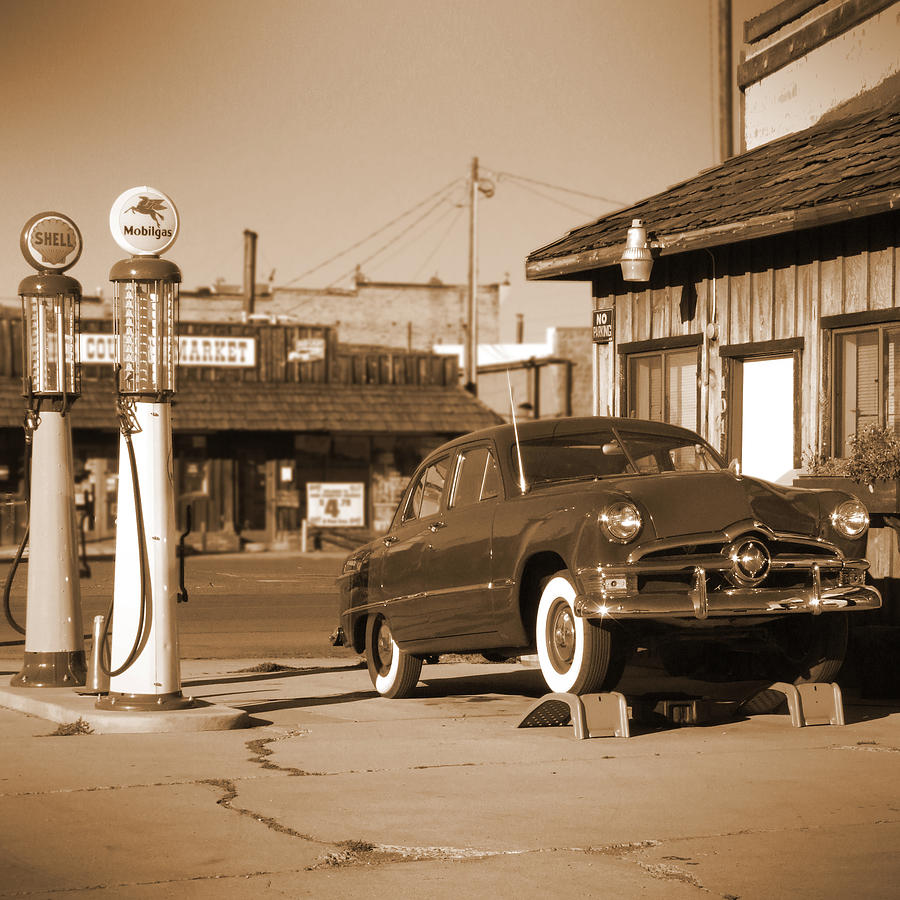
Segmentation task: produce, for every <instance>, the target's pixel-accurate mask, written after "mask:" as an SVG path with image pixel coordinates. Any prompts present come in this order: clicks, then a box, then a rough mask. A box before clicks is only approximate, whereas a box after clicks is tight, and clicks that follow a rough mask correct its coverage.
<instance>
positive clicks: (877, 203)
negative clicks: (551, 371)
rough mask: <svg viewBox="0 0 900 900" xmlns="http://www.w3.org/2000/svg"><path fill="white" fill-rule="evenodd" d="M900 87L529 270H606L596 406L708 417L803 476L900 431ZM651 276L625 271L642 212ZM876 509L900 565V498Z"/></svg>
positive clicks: (596, 225)
mask: <svg viewBox="0 0 900 900" xmlns="http://www.w3.org/2000/svg"><path fill="white" fill-rule="evenodd" d="M898 205H900V98H898V96H897V94H896V93H895V94H894V95H893V96H892V97H891V98H890V102H888V103H885V104H881V105H875V107H874V108H872V107H871V105H867V106H866V108H863V109H862V110H861V111H858V112H856V113H855V114H847V112H846V111H844V114H843V115H842V116H831V117H825V118H824V119H822V120H820V121H819V122H817V124H815V125H813V126H812V127H810V128H806V129H804V130H802V131H798V132H795V133H791V134H788V135H786V136H784V137H781V138H778V139H776V140H773V141H771V142H769V143H767V144H763V145H761V146H758V147H755V148H754V149H752V150H750V151H747V152H744V153H741V154H739V155H737V156H734V157H732V158H730V159H728V160H726V161H725V162H723V163H722V164H721V165H718V166H716V167H714V168H712V169H709V170H707V171H705V172H703V173H701V174H699V175H698V176H696V177H695V178H692V179H689V180H687V181H685V182H683V183H681V184H678V185H675V186H674V187H672V188H670V189H668V190H666V191H663V192H662V193H659V194H657V195H655V196H653V197H649V198H647V199H645V200H642V201H641V202H639V203H636V204H634V205H633V206H631V207H629V208H627V209H622V210H620V211H617V212H615V213H613V214H611V215H608V216H604V217H603V218H601V219H599V220H597V221H596V222H592V223H590V224H588V225H585V226H583V227H580V228H576V229H575V230H573V231H571V232H570V233H569V234H568V235H566V236H565V237H563V238H561V239H560V240H558V241H555V242H554V243H552V244H548V245H547V246H545V247H542V248H540V249H538V250H535V251H534V252H533V253H531V254H530V255H529V257H528V260H527V262H526V272H527V275H528V277H529V278H530V279H560V278H565V279H579V280H588V281H590V282H591V284H592V293H593V305H594V309H595V311H604V312H605V313H606V314H607V317H608V318H609V319H611V320H612V326H613V327H612V329H611V330H609V331H607V332H606V333H605V335H604V336H602V337H601V340H602V341H603V342H598V343H596V344H595V361H594V365H595V372H596V378H595V407H596V411H597V412H599V413H601V414H605V413H611V414H616V415H633V416H640V417H647V418H653V419H662V420H666V421H670V422H675V423H677V424H682V425H685V426H688V427H690V428H693V429H696V430H698V431H699V432H700V433H701V434H703V435H704V436H705V437H706V438H707V439H709V440H710V441H711V443H712V444H713V445H714V446H716V447H717V448H718V449H720V450H721V451H722V452H723V453H724V454H725V455H726V456H727V457H728V458H737V459H739V460H741V461H742V462H743V464H744V470H745V471H746V472H748V473H749V474H757V475H760V476H761V477H765V478H768V479H770V480H780V481H783V482H787V483H790V482H791V481H792V480H793V478H794V476H795V475H796V473H797V472H798V470H800V469H801V468H802V466H803V461H804V456H805V454H806V453H807V452H809V453H817V454H819V455H822V456H826V457H827V456H836V457H841V456H844V455H846V452H847V441H848V437H849V436H850V435H851V434H853V433H855V432H856V431H857V430H858V429H859V428H860V427H862V426H863V425H865V424H867V423H869V422H876V423H879V424H887V425H890V426H892V427H894V428H895V429H896V430H898V431H900V256H898V241H900V212H898ZM635 219H639V220H641V221H642V222H643V223H644V225H645V227H646V228H647V230H648V247H649V249H650V250H651V253H652V256H653V266H652V272H651V274H650V277H649V281H647V282H646V283H635V282H626V281H624V280H623V274H622V269H621V268H620V265H619V260H620V258H621V257H622V254H623V250H624V248H625V241H626V235H627V232H628V229H629V227H630V226H631V225H632V222H633V220H635ZM888 513H889V514H887V515H883V516H876V517H875V520H874V524H875V525H876V526H892V527H894V528H896V529H897V534H894V532H892V531H891V530H889V528H887V527H876V528H875V529H873V531H872V532H871V537H870V542H869V557H870V560H871V561H872V564H873V573H874V574H876V575H877V576H878V577H881V578H888V577H889V578H893V579H897V578H900V552H898V541H900V518H898V517H900V509H898V510H894V511H893V514H890V511H888Z"/></svg>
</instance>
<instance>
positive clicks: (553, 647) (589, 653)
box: [535, 572, 622, 694]
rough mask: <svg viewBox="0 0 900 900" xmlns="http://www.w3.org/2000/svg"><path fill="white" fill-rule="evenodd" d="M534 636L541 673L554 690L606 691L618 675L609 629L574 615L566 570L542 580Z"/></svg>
mask: <svg viewBox="0 0 900 900" xmlns="http://www.w3.org/2000/svg"><path fill="white" fill-rule="evenodd" d="M535 637H536V643H537V654H538V660H539V661H540V664H541V674H542V675H543V676H544V681H546V682H547V687H549V688H550V690H551V691H554V692H555V693H570V694H591V693H595V692H599V691H602V690H608V689H610V688H611V687H613V686H614V685H615V682H616V681H618V679H619V676H620V675H621V674H622V673H621V668H620V667H619V666H618V665H616V660H615V658H614V656H613V641H612V635H611V634H610V633H609V631H608V630H607V629H606V628H605V627H603V626H600V625H594V624H593V623H592V622H589V621H588V620H586V619H584V618H582V617H580V616H576V615H575V585H574V584H573V582H572V578H571V576H570V575H569V573H568V572H557V573H556V574H555V575H552V576H551V577H550V578H547V579H545V580H544V581H543V582H542V587H541V599H540V602H539V604H538V611H537V624H536V626H535Z"/></svg>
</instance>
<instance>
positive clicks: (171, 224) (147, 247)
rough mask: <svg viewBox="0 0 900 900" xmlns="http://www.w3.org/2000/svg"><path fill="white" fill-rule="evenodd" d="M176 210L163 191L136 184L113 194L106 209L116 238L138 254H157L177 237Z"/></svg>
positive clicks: (122, 244) (117, 241) (128, 249)
mask: <svg viewBox="0 0 900 900" xmlns="http://www.w3.org/2000/svg"><path fill="white" fill-rule="evenodd" d="M178 224H179V222H178V210H177V209H176V208H175V204H174V203H173V202H172V201H171V199H170V198H169V197H167V196H166V195H165V194H164V193H162V191H158V190H156V189H155V188H152V187H146V186H145V187H136V188H131V189H130V190H127V191H125V192H124V193H122V194H120V195H119V196H118V197H117V198H116V202H115V203H113V205H112V209H111V210H110V211H109V230H110V232H111V233H112V236H113V239H114V240H115V242H116V243H117V244H118V245H119V246H120V247H121V248H122V249H123V250H127V251H128V252H129V253H133V254H135V255H137V256H159V254H160V253H163V252H164V251H165V250H168V249H169V247H171V246H172V244H174V243H175V238H177V237H178Z"/></svg>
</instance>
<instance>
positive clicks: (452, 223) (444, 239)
mask: <svg viewBox="0 0 900 900" xmlns="http://www.w3.org/2000/svg"><path fill="white" fill-rule="evenodd" d="M455 212H456V215H455V216H453V218H452V219H451V220H450V224H449V225H448V226H447V227H446V229H444V233H443V234H442V235H441V238H440V240H439V241H438V242H437V244H436V245H435V246H434V249H433V250H432V251H431V253H429V254H428V256H426V257H425V260H424V262H423V263H422V264H421V265H420V266H419V268H418V269H416V271H415V272H414V273H413V278H418V277H419V275H420V273H421V272H422V270H423V269H424V268H425V266H427V265H428V264H429V263H430V262H431V260H432V259H434V257H435V256H436V255H437V252H438V250H440V249H441V247H443V246H444V244H445V243H446V242H447V238H448V237H449V236H450V232H451V231H452V230H453V228H454V226H455V225H456V223H457V222H458V221H459V217H460V216H461V215H462V208H461V207H459V206H457V207H456V210H455Z"/></svg>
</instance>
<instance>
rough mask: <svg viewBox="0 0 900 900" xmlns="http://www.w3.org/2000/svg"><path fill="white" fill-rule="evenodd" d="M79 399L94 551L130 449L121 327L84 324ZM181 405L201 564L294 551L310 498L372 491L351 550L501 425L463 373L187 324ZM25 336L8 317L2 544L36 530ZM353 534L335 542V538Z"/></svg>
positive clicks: (297, 337) (3, 353)
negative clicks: (433, 460)
mask: <svg viewBox="0 0 900 900" xmlns="http://www.w3.org/2000/svg"><path fill="white" fill-rule="evenodd" d="M81 330H82V338H81V340H82V394H81V397H80V398H79V399H78V400H77V401H76V402H75V404H74V406H73V407H72V410H71V413H70V415H71V417H72V429H73V445H74V454H75V461H76V470H77V471H76V480H77V484H76V496H77V497H78V498H79V499H83V498H89V499H90V503H89V504H88V505H89V507H90V509H89V512H90V515H88V516H86V517H85V522H84V527H85V532H86V535H87V538H88V540H99V539H107V538H111V537H113V536H114V535H115V517H116V497H117V474H118V463H119V460H118V453H119V435H118V423H117V418H116V412H115V386H114V380H113V372H112V360H113V358H114V353H113V347H112V344H111V340H112V323H111V321H109V320H108V319H103V318H99V319H98V318H93V319H88V320H85V319H82V329H81ZM179 336H180V365H179V371H178V379H177V392H176V394H175V396H174V397H173V410H172V419H173V431H174V434H173V449H174V460H173V476H174V483H175V492H176V503H177V514H178V520H179V527H180V528H184V527H185V522H186V511H187V509H188V507H190V509H191V512H192V516H191V518H192V534H191V535H190V536H189V538H188V544H189V545H192V546H194V547H196V548H198V549H205V550H232V549H238V548H240V547H246V546H248V545H265V546H273V545H275V546H297V545H298V544H299V541H300V534H301V524H302V522H303V520H304V518H306V516H307V512H308V511H307V508H306V505H307V486H308V485H309V484H311V483H312V484H334V483H337V484H350V485H361V486H362V487H361V489H360V491H359V493H360V495H361V497H362V498H363V504H364V506H363V508H362V510H361V521H359V523H358V525H357V526H356V527H355V528H353V529H350V530H351V531H353V532H354V534H353V535H352V537H354V538H358V537H359V536H360V535H362V534H366V533H372V532H377V531H380V530H382V529H383V528H385V527H386V518H387V517H389V516H390V514H391V513H392V512H393V507H394V505H395V503H396V501H397V499H398V497H399V492H400V491H401V490H402V487H403V486H404V485H405V480H406V478H408V477H409V475H411V474H412V470H413V468H414V467H415V465H416V463H417V462H418V460H419V459H420V458H421V456H422V455H423V454H424V453H426V452H427V451H428V450H430V449H432V448H433V447H435V446H437V445H438V444H439V443H441V442H442V441H444V440H447V439H449V438H450V437H452V436H455V435H457V434H461V433H464V432H466V431H470V430H473V429H476V428H480V427H484V426H486V425H491V424H495V423H496V422H497V421H499V417H498V416H497V415H496V414H494V413H493V412H491V411H490V410H488V409H487V408H486V407H485V406H484V405H483V404H481V403H479V402H478V401H477V400H476V399H475V398H473V397H472V396H471V395H469V394H468V393H466V392H465V391H463V390H462V389H461V388H460V387H459V385H458V371H457V365H456V361H455V359H448V358H447V357H442V356H437V355H434V354H430V353H423V352H417V351H406V350H392V349H386V348H378V347H359V346H346V345H340V344H338V342H337V341H336V339H335V333H334V330H333V329H331V328H329V327H324V326H322V327H319V326H309V327H306V326H298V325H269V324H251V325H237V324H234V325H211V324H208V323H189V322H188V323H182V325H181V326H180V328H179ZM20 358H21V323H20V321H19V319H18V318H17V317H14V316H8V317H0V360H2V366H3V369H2V371H0V398H2V400H0V479H2V478H4V477H5V479H6V480H5V481H2V483H0V537H2V541H3V543H4V544H6V545H9V544H13V543H14V542H15V541H16V540H18V539H19V537H20V536H21V534H22V531H23V529H24V524H25V520H26V510H25V498H24V495H23V480H22V474H23V473H22V459H23V452H24V430H23V428H22V422H23V418H24V400H23V399H22V389H21V375H20V364H21V363H20ZM342 530H343V529H341V528H334V529H329V530H327V531H326V530H325V529H323V533H324V534H326V535H329V536H334V537H337V535H339V534H340V533H341V532H342Z"/></svg>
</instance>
